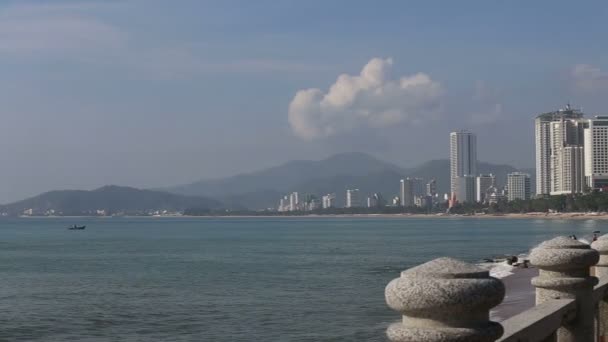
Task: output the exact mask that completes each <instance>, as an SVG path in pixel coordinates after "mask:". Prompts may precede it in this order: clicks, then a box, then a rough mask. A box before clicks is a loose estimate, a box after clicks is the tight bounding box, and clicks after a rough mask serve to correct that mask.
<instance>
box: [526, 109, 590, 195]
mask: <svg viewBox="0 0 608 342" xmlns="http://www.w3.org/2000/svg"><path fill="white" fill-rule="evenodd" d="M534 124H535V140H536V194H537V195H549V194H551V193H554V194H557V193H568V192H578V189H576V187H575V188H574V189H569V190H568V189H567V187H565V185H566V184H565V182H563V178H565V177H567V174H568V173H569V174H570V178H572V173H574V170H576V168H577V167H578V166H577V165H570V166H574V168H572V167H567V169H566V170H563V169H562V165H565V164H564V163H566V161H567V159H568V158H566V157H567V156H565V155H566V154H570V155H571V154H572V151H567V150H564V149H563V148H565V147H580V146H583V131H582V127H583V124H584V122H583V113H582V112H580V111H578V110H576V109H572V108H571V107H570V105H567V106H566V108H565V109H560V110H558V111H554V112H549V113H543V114H540V115H538V116H537V117H536V119H535V121H534ZM575 154H576V152H575ZM568 168H569V169H568ZM568 171H572V172H568ZM558 176H559V177H561V178H558ZM558 183H559V184H558ZM574 183H575V185H576V181H575V182H574Z"/></svg>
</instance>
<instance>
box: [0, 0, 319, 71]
mask: <svg viewBox="0 0 608 342" xmlns="http://www.w3.org/2000/svg"><path fill="white" fill-rule="evenodd" d="M130 10H131V11H132V10H133V8H131V7H129V6H127V5H126V3H122V2H107V1H89V2H61V1H56V2H52V3H51V2H48V3H17V4H13V5H8V6H0V59H12V60H18V61H20V62H23V63H26V62H38V61H43V62H48V61H62V62H63V61H67V62H69V63H86V64H93V65H96V66H103V67H107V68H113V69H118V70H120V71H121V72H123V71H126V72H128V73H129V74H131V73H136V74H138V75H139V77H141V76H143V77H146V78H147V77H152V78H161V79H167V78H169V79H172V78H181V77H190V76H192V75H197V74H201V73H214V72H220V73H255V72H262V73H267V72H274V73H277V72H278V73H282V72H296V73H297V72H304V73H306V72H312V71H320V70H324V69H326V68H325V67H324V66H322V65H310V64H306V63H300V62H297V61H288V60H277V59H272V58H269V59H264V58H256V59H251V58H246V57H243V58H235V59H231V58H225V57H224V58H215V59H209V58H207V57H206V56H205V53H206V51H207V50H210V49H212V48H213V47H210V46H205V47H204V48H201V47H200V46H198V44H196V42H190V43H182V44H179V45H176V44H174V43H172V42H171V41H161V40H157V39H149V38H150V37H145V36H142V35H145V34H146V33H145V31H143V30H142V31H140V32H139V33H134V32H131V31H129V29H128V27H121V26H118V25H116V24H114V23H112V22H110V21H108V20H107V18H108V17H109V16H107V15H104V14H108V13H109V12H125V11H130ZM123 14H124V13H123ZM134 15H135V14H134ZM139 15H141V14H139Z"/></svg>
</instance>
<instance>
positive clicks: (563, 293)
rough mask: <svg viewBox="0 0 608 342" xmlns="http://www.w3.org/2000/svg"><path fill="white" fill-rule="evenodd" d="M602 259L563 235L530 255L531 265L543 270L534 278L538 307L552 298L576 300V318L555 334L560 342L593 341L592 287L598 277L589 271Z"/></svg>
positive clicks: (540, 246)
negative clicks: (591, 274)
mask: <svg viewBox="0 0 608 342" xmlns="http://www.w3.org/2000/svg"><path fill="white" fill-rule="evenodd" d="M598 260H599V253H598V252H597V251H596V250H594V249H591V246H589V245H587V244H584V243H582V242H579V241H577V240H572V239H570V238H567V237H564V236H560V237H556V238H554V239H552V240H549V241H545V242H543V243H542V244H540V245H539V246H538V247H536V248H534V249H533V250H532V252H531V253H530V262H531V263H532V265H534V266H536V267H538V268H539V269H540V273H539V276H538V277H535V278H533V279H532V285H534V286H535V287H536V304H537V305H538V304H541V303H544V302H546V301H550V300H553V299H576V300H577V312H576V318H575V319H573V320H571V321H569V322H565V323H564V325H563V326H562V327H561V328H559V329H558V330H557V332H556V336H557V341H558V342H592V341H594V337H595V331H594V316H595V310H594V303H593V286H595V285H596V284H597V278H596V277H592V276H590V275H589V269H590V267H591V266H593V265H595V264H596V263H597V262H598Z"/></svg>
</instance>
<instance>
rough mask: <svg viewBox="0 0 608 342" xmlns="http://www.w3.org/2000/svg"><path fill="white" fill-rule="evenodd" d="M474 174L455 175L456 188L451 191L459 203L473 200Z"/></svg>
mask: <svg viewBox="0 0 608 342" xmlns="http://www.w3.org/2000/svg"><path fill="white" fill-rule="evenodd" d="M475 179H476V178H475V176H470V175H466V176H459V177H456V179H455V182H456V190H455V191H454V192H453V194H454V195H455V198H456V201H458V202H460V203H465V202H467V203H472V202H475Z"/></svg>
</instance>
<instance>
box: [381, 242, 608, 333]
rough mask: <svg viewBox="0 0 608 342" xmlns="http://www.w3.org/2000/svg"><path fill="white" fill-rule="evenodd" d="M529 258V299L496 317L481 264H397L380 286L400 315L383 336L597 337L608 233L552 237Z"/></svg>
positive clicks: (492, 284) (607, 318)
mask: <svg viewBox="0 0 608 342" xmlns="http://www.w3.org/2000/svg"><path fill="white" fill-rule="evenodd" d="M530 262H531V263H532V265H533V266H534V267H537V268H538V269H539V275H538V277H535V278H533V279H532V285H534V286H535V287H536V306H534V307H533V308H532V309H530V310H527V311H525V312H523V313H521V314H518V315H516V316H514V317H511V318H509V319H507V320H505V321H503V322H501V323H497V322H492V321H491V320H490V309H492V308H493V307H495V306H497V305H498V304H500V303H501V302H502V300H503V298H504V296H505V286H504V285H503V283H502V281H500V280H499V279H496V278H493V277H491V276H490V274H489V271H487V270H484V269H481V268H479V267H477V266H475V265H471V264H467V263H465V262H462V261H459V260H455V259H451V258H439V259H435V260H433V261H430V262H427V263H425V264H422V265H420V266H417V267H414V268H411V269H409V270H407V271H403V272H402V273H401V277H399V278H397V279H394V280H393V281H391V282H390V283H389V284H388V286H387V287H386V302H387V303H388V306H389V307H390V308H392V309H393V310H395V311H398V312H400V313H401V314H402V315H403V319H402V321H401V322H398V323H394V324H392V325H391V326H390V327H389V328H388V330H387V335H388V338H389V340H390V341H393V342H423V341H429V342H465V341H466V342H492V341H503V342H536V341H538V342H549V341H552V342H553V341H557V342H592V341H604V336H606V337H608V296H607V294H608V235H605V236H602V237H600V238H599V239H598V240H597V241H595V242H593V244H591V246H590V245H587V244H584V243H582V242H579V241H576V240H572V239H570V238H567V237H557V238H555V239H552V240H549V241H546V242H544V243H542V244H540V245H539V246H538V247H536V248H534V249H533V250H532V252H531V254H530ZM592 273H593V274H595V276H592V275H591V274H592ZM596 276H597V277H596ZM598 278H599V281H598ZM606 341H608V340H606Z"/></svg>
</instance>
